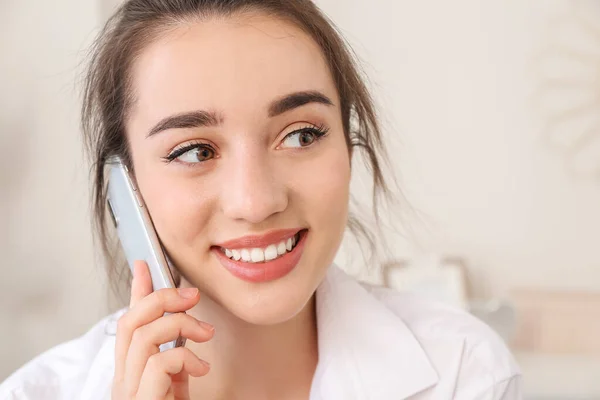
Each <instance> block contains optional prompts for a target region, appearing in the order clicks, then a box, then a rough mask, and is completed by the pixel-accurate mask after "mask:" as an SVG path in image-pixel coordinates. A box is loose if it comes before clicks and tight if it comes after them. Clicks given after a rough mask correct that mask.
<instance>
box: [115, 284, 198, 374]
mask: <svg viewBox="0 0 600 400" xmlns="http://www.w3.org/2000/svg"><path fill="white" fill-rule="evenodd" d="M190 295H191V297H190ZM199 300H200V296H199V294H198V289H195V288H186V289H160V290H157V291H156V292H152V293H151V294H149V295H148V296H146V297H144V298H143V299H141V300H139V301H138V302H137V303H136V306H135V307H133V308H131V309H129V310H128V311H127V312H126V313H125V314H124V315H123V316H122V317H121V318H119V321H118V323H117V335H116V336H117V337H116V343H115V376H114V382H115V384H121V383H122V382H123V381H124V380H125V363H126V360H127V353H128V352H129V346H130V344H131V338H132V336H133V332H134V331H135V330H136V329H137V328H139V327H141V326H143V325H146V324H148V323H150V322H152V321H154V320H156V319H158V318H160V317H162V316H163V314H164V313H165V312H181V311H185V310H188V309H190V308H192V307H193V306H194V305H195V304H196V303H198V301H199Z"/></svg>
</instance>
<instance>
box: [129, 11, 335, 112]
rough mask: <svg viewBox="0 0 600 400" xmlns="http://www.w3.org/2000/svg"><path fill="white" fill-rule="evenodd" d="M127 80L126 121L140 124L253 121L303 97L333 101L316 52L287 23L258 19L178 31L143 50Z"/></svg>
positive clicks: (205, 24) (209, 22)
mask: <svg viewBox="0 0 600 400" xmlns="http://www.w3.org/2000/svg"><path fill="white" fill-rule="evenodd" d="M132 72H133V85H134V91H135V98H136V103H135V104H134V107H133V110H132V115H134V116H136V119H142V120H148V119H160V118H161V117H164V116H165V115H167V114H171V113H177V112H182V111H189V110H195V109H199V108H203V109H215V110H223V111H224V112H225V113H226V114H227V113H228V112H230V113H236V115H238V116H239V117H243V116H244V114H247V116H253V115H256V113H257V112H258V108H261V109H264V108H265V107H266V106H267V104H268V103H270V102H271V101H272V100H273V99H274V98H278V97H281V96H282V95H286V94H288V93H291V92H297V91H305V90H320V91H322V92H323V93H325V94H326V95H328V96H331V97H330V98H331V99H332V100H333V99H337V93H336V90H335V86H334V84H333V81H332V78H331V74H330V72H329V69H328V67H327V65H326V63H325V60H324V57H323V54H322V52H321V50H320V48H319V47H318V45H317V44H316V43H315V42H314V41H313V40H312V39H311V38H310V37H309V36H308V35H307V34H305V33H304V32H303V31H301V30H300V29H299V28H297V27H295V26H294V25H292V24H291V23H288V22H285V21H282V20H280V19H275V18H273V17H267V16H260V15H258V16H253V17H244V18H242V17H237V18H222V19H211V20H206V21H201V22H194V23H189V24H185V25H181V26H180V27H177V28H176V29H174V30H172V31H169V32H168V33H166V34H163V35H162V36H161V37H160V38H159V39H157V40H155V41H154V42H153V43H151V44H150V45H149V46H148V47H146V48H145V49H144V51H143V52H142V54H141V55H140V57H139V58H138V59H137V60H136V62H135V63H134V65H133V68H132ZM334 101H335V100H334ZM263 111H264V113H265V114H266V110H263ZM261 112H262V111H261Z"/></svg>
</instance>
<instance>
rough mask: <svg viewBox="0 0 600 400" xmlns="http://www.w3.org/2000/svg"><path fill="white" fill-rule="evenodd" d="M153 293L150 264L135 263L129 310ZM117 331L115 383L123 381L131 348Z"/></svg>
mask: <svg viewBox="0 0 600 400" xmlns="http://www.w3.org/2000/svg"><path fill="white" fill-rule="evenodd" d="M151 293H152V279H151V277H150V271H149V269H148V264H146V262H145V261H142V260H136V261H134V263H133V281H132V282H131V298H130V301H129V308H130V309H131V308H133V307H134V306H135V304H136V303H137V302H139V301H140V300H141V299H143V298H144V297H146V296H148V295H149V294H151ZM118 336H119V332H118V330H117V341H116V343H115V376H114V381H115V382H117V383H118V382H121V381H122V380H123V374H124V370H125V360H126V358H127V351H128V348H129V341H128V340H119V338H118Z"/></svg>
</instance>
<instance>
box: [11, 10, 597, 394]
mask: <svg viewBox="0 0 600 400" xmlns="http://www.w3.org/2000/svg"><path fill="white" fill-rule="evenodd" d="M118 3H119V2H118V1H117V0H115V1H109V0H55V1H52V2H48V1H41V0H37V1H18V0H0V54H2V56H0V88H1V89H2V91H1V92H0V148H1V149H2V157H0V252H1V254H2V261H0V263H1V268H2V272H3V279H0V340H1V342H2V343H3V346H1V347H0V381H1V380H3V379H4V378H6V377H7V376H8V375H9V374H10V373H11V372H13V371H14V370H15V369H16V368H18V367H19V366H21V365H22V364H23V363H24V362H26V361H27V360H29V359H31V358H32V357H34V356H35V355H37V354H39V353H40V352H42V351H44V350H46V349H48V348H50V347H52V346H54V345H56V344H58V343H60V342H62V341H65V340H68V339H70V338H73V337H76V336H78V335H80V334H82V333H83V332H85V331H86V330H87V329H88V328H89V327H90V326H91V325H92V324H93V323H94V322H95V321H97V320H98V319H100V318H101V317H102V316H104V315H106V314H107V313H108V312H110V311H113V310H115V308H116V307H118V306H119V302H118V300H116V299H115V298H114V296H112V295H111V294H110V291H109V288H108V284H107V282H106V279H105V276H104V271H103V270H102V269H101V267H100V265H101V263H100V261H99V258H98V255H97V253H96V251H95V250H94V248H93V246H92V240H91V234H90V227H89V226H90V222H89V214H88V179H87V178H88V176H87V167H86V164H85V163H84V159H83V156H82V146H81V138H80V131H79V125H78V112H79V92H78V90H79V88H80V87H79V81H80V79H81V73H82V71H83V67H82V65H81V64H82V63H83V62H84V60H85V54H86V48H87V46H88V45H89V44H90V42H91V41H92V39H93V37H94V35H95V34H96V33H97V31H98V30H99V28H100V27H101V25H102V24H103V22H104V21H105V20H106V18H107V17H108V15H110V12H111V10H112V9H113V8H114V7H115V6H116V5H117V4H118ZM316 3H317V4H318V5H319V6H320V7H322V9H323V10H324V11H325V12H326V13H327V14H328V15H329V16H330V17H331V19H332V20H333V21H334V22H335V23H336V24H337V25H338V27H339V28H340V30H341V31H342V33H343V34H344V35H345V37H346V38H347V39H348V41H349V42H350V43H351V44H352V46H353V47H354V49H355V51H356V53H357V54H358V56H359V57H360V59H361V60H362V62H363V66H364V70H365V72H366V74H367V75H368V76H369V84H370V86H371V88H372V89H373V92H374V95H375V98H376V101H377V103H378V105H379V106H380V114H381V117H382V121H383V125H384V131H385V135H386V140H387V145H388V150H389V152H390V155H391V160H392V166H393V169H394V170H395V172H396V174H397V175H398V181H399V184H400V186H401V188H402V191H403V192H404V194H405V195H406V199H407V204H410V205H411V206H412V207H413V208H414V210H410V209H408V207H407V208H403V209H398V210H391V212H390V213H389V215H386V218H385V219H386V221H387V226H388V228H386V229H385V230H384V232H385V235H386V238H387V240H388V242H389V243H392V245H391V246H390V253H391V254H390V255H389V256H388V258H386V259H385V260H384V262H385V265H384V268H382V269H379V270H378V269H373V270H367V269H365V268H361V267H360V266H359V265H360V263H357V262H356V260H357V257H356V254H355V253H356V251H355V248H354V247H355V246H354V244H353V242H352V241H348V242H347V243H345V244H344V245H343V247H342V249H341V251H340V254H339V255H338V259H337V261H338V262H339V264H340V265H341V266H343V267H344V268H346V269H347V270H348V271H349V272H351V273H353V274H355V275H357V276H358V277H359V278H360V279H363V280H365V281H369V282H373V283H378V284H384V285H387V286H390V287H392V288H395V289H397V290H409V291H417V292H421V293H423V294H424V295H428V296H432V297H436V298H438V299H439V300H442V301H446V302H449V303H452V304H455V305H457V306H459V307H463V308H465V309H467V310H468V311H470V312H472V313H474V314H475V315H477V316H478V317H480V318H482V319H484V320H485V321H486V322H487V323H489V324H490V325H491V326H492V327H494V328H495V329H496V330H497V331H498V333H499V334H501V335H502V337H503V338H504V339H505V340H506V341H507V343H509V345H510V346H511V347H512V349H513V351H514V352H515V355H516V357H517V359H518V361H519V363H520V364H521V366H522V369H523V373H524V377H525V387H526V393H527V399H600V379H598V377H600V340H598V338H600V1H594V0H572V1H570V0H545V1H533V0H532V1H506V2H492V1H487V2H481V1H476V0H461V1H455V2H446V1H443V0H435V1H434V0H428V1H419V2H416V1H408V0H395V1H389V0H369V1H366V0H344V1H343V2H342V1H339V0H317V1H316ZM365 179H366V174H365V172H364V171H363V170H361V169H360V168H357V170H356V175H355V176H354V181H353V194H354V196H355V197H356V198H357V200H358V201H368V200H367V199H366V197H365V193H367V192H368V191H366V190H364V189H365V186H364V185H365V184H364V182H365ZM399 227H401V228H399Z"/></svg>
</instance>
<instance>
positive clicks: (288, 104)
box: [269, 90, 333, 117]
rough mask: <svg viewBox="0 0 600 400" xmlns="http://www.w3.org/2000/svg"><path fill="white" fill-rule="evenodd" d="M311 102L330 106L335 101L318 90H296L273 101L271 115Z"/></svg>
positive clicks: (270, 108) (270, 109) (270, 107)
mask: <svg viewBox="0 0 600 400" xmlns="http://www.w3.org/2000/svg"><path fill="white" fill-rule="evenodd" d="M309 103H320V104H325V105H328V106H332V105H333V102H332V101H331V100H330V99H329V97H327V96H325V95H324V94H323V93H321V92H318V91H316V90H312V91H306V92H296V93H292V94H288V95H287V96H284V97H282V98H280V99H278V100H275V101H274V102H273V103H271V105H270V106H269V117H276V116H277V115H280V114H283V113H285V112H287V111H290V110H293V109H294V108H297V107H300V106H303V105H305V104H309Z"/></svg>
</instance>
